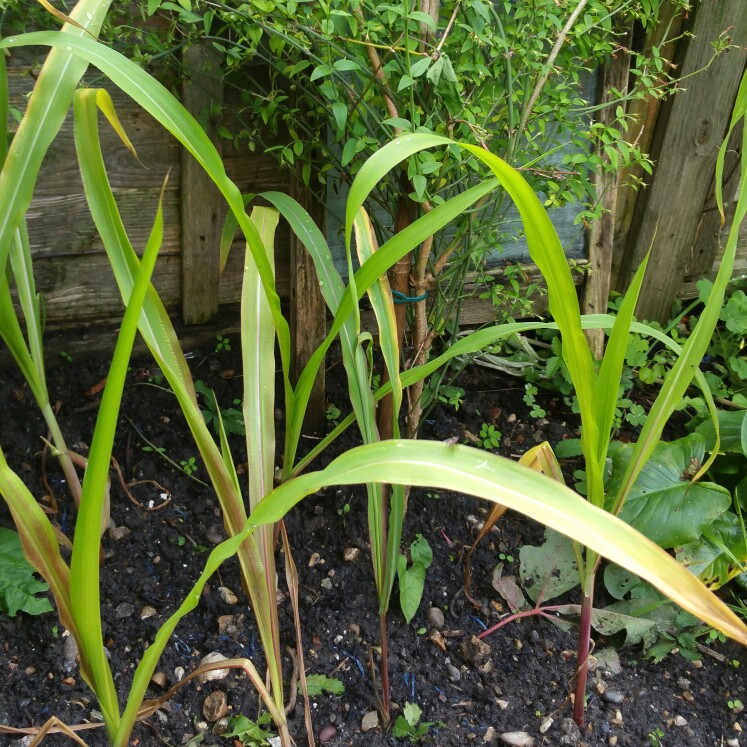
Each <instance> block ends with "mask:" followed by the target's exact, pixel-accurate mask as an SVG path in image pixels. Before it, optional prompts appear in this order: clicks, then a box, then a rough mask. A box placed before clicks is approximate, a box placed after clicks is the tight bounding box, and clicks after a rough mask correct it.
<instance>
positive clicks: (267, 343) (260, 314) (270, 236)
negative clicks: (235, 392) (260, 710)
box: [241, 207, 283, 709]
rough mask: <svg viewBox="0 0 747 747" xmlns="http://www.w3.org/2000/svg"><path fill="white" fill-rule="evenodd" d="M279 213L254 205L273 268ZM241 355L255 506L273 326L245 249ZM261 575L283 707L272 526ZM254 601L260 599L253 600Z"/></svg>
mask: <svg viewBox="0 0 747 747" xmlns="http://www.w3.org/2000/svg"><path fill="white" fill-rule="evenodd" d="M278 218H279V216H278V212H277V210H274V209H273V208H267V207H255V208H254V209H253V210H252V213H251V220H252V223H254V225H255V227H256V228H257V233H258V236H259V238H260V240H261V242H262V245H263V251H264V252H265V254H266V259H267V262H268V263H269V265H270V268H271V269H273V268H274V265H275V261H274V240H275V228H276V227H277V224H278ZM241 340H242V346H241V358H242V370H243V374H244V396H243V405H242V411H243V413H244V429H245V431H246V451H247V460H248V463H249V475H248V479H249V505H250V507H251V508H254V507H255V506H257V505H258V504H259V503H260V502H261V501H262V500H264V498H265V496H266V495H267V494H268V493H269V492H270V491H271V490H272V488H273V480H274V474H275V328H274V326H273V323H272V313H271V311H270V306H269V304H268V302H267V297H266V296H265V294H264V291H263V288H262V282H261V278H260V276H259V271H258V267H257V265H256V263H255V262H254V256H253V255H252V252H251V251H250V250H249V247H248V246H247V248H246V257H245V260H244V279H243V283H242V290H241ZM255 539H256V544H257V551H258V553H259V558H260V563H261V568H262V570H263V576H262V578H261V582H260V583H257V584H256V589H255V590H254V595H255V597H254V599H257V598H259V599H260V603H259V604H260V609H261V610H262V612H261V618H262V619H261V620H260V621H259V625H260V626H261V627H262V628H263V630H264V634H265V635H266V636H267V638H264V637H263V644H264V645H265V646H266V647H268V648H266V654H267V660H268V667H269V669H270V671H271V672H272V679H273V683H274V687H273V692H274V694H275V697H276V701H275V702H276V705H277V706H278V708H280V709H282V707H283V688H282V679H283V673H282V668H281V665H280V634H279V631H278V614H277V594H276V586H277V582H276V580H275V579H276V573H275V544H274V532H273V527H272V526H271V525H268V526H266V527H261V528H260V529H259V530H258V532H257V533H256V534H255ZM255 603H256V602H255Z"/></svg>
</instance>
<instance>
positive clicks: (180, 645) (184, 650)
mask: <svg viewBox="0 0 747 747" xmlns="http://www.w3.org/2000/svg"><path fill="white" fill-rule="evenodd" d="M173 638H174V648H175V649H176V652H177V653H178V654H189V653H191V651H192V649H190V647H189V646H188V645H187V644H186V643H185V642H184V641H183V640H182V639H181V638H179V636H178V635H174V636H173Z"/></svg>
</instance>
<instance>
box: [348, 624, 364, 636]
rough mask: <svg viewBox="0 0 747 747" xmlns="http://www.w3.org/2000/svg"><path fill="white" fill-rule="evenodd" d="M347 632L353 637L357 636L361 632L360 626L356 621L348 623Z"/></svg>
mask: <svg viewBox="0 0 747 747" xmlns="http://www.w3.org/2000/svg"><path fill="white" fill-rule="evenodd" d="M348 632H349V633H350V635H352V636H353V637H354V638H359V637H360V634H361V626H360V625H358V623H350V625H348Z"/></svg>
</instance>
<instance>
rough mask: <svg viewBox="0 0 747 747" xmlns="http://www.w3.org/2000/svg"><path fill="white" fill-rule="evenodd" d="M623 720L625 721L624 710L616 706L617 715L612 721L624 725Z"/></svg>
mask: <svg viewBox="0 0 747 747" xmlns="http://www.w3.org/2000/svg"><path fill="white" fill-rule="evenodd" d="M622 722H623V715H622V711H621V710H620V709H619V708H616V709H615V717H614V718H613V719H612V723H613V724H614V725H615V726H622Z"/></svg>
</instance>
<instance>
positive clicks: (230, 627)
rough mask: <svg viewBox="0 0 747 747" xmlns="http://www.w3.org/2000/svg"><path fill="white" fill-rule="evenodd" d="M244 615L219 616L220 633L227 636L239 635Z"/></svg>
mask: <svg viewBox="0 0 747 747" xmlns="http://www.w3.org/2000/svg"><path fill="white" fill-rule="evenodd" d="M243 621H244V616H243V615H221V616H220V617H219V618H218V634H219V635H227V636H238V635H239V634H240V632H241V624H242V622H243Z"/></svg>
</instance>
